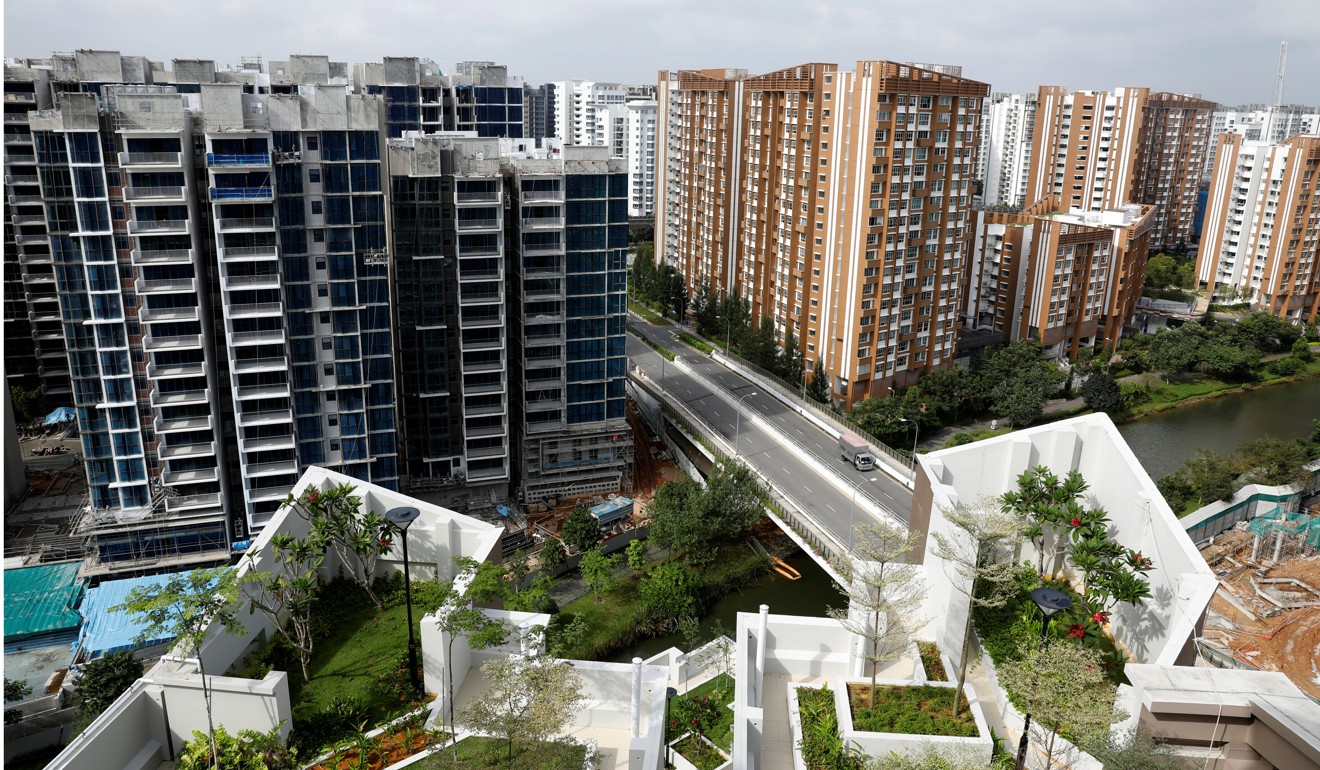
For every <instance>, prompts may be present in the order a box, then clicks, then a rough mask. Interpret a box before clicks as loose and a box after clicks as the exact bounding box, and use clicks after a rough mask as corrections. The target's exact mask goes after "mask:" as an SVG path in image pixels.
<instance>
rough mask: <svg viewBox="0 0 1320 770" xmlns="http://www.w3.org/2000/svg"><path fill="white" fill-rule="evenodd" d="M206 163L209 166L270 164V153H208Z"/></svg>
mask: <svg viewBox="0 0 1320 770" xmlns="http://www.w3.org/2000/svg"><path fill="white" fill-rule="evenodd" d="M206 165H208V166H269V165H270V153H265V152H260V153H256V152H254V153H241V154H236V155H229V154H223V153H215V152H208V153H206Z"/></svg>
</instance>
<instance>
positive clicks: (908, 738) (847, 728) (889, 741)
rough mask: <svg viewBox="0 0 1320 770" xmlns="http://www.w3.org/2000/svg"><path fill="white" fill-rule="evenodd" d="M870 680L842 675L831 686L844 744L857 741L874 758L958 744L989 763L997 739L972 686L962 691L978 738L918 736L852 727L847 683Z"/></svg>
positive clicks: (894, 682) (899, 683)
mask: <svg viewBox="0 0 1320 770" xmlns="http://www.w3.org/2000/svg"><path fill="white" fill-rule="evenodd" d="M870 683H871V681H870V680H869V679H846V678H843V677H839V678H837V679H836V680H835V682H834V683H833V684H831V687H832V688H833V689H834V709H835V711H836V712H838V717H839V732H840V734H842V736H843V745H845V746H852V745H854V744H856V745H857V747H858V748H859V749H860V750H861V751H862V752H864V753H866V754H869V755H871V756H872V757H886V756H889V754H890V753H891V752H892V753H896V754H907V753H910V752H914V751H919V750H921V749H922V748H924V747H925V746H932V747H934V748H935V749H936V750H938V749H941V748H946V747H956V748H958V749H959V750H960V752H965V753H967V755H968V757H969V759H970V758H973V757H974V758H975V761H978V762H982V763H984V764H987V765H988V764H990V754H991V753H992V752H993V750H994V742H993V741H991V739H990V728H989V727H988V726H987V725H986V721H985V714H984V713H983V712H982V711H981V704H980V703H979V702H978V701H977V700H976V693H975V692H973V691H972V687H971V685H965V686H964V687H963V693H964V694H965V695H966V697H967V703H968V706H969V707H970V708H971V712H972V718H973V719H974V720H975V722H976V732H977V735H976V736H975V737H962V736H953V735H917V734H909V733H875V732H869V731H864V730H856V729H854V728H853V720H852V704H851V702H850V701H849V697H848V685H850V684H861V685H868V686H869V685H870ZM924 684H925V686H928V687H938V688H941V689H945V688H947V689H948V690H950V691H952V690H953V689H954V687H955V685H954V683H952V682H925V683H924ZM876 685H883V686H886V687H911V686H913V684H912V682H907V681H903V680H899V679H877V680H876Z"/></svg>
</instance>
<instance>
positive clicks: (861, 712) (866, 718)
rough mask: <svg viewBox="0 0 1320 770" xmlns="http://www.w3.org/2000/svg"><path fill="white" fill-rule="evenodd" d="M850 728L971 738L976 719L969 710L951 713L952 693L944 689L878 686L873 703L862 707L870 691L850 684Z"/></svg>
mask: <svg viewBox="0 0 1320 770" xmlns="http://www.w3.org/2000/svg"><path fill="white" fill-rule="evenodd" d="M849 690H850V692H849V695H850V696H851V700H852V710H853V714H852V716H853V728H854V729H857V730H864V731H867V732H876V733H904V734H908V735H949V736H960V737H974V736H976V735H977V730H976V720H975V719H974V718H973V717H972V714H971V712H970V711H968V712H966V713H965V714H964V715H963V716H961V717H956V716H954V714H953V690H952V689H951V688H948V687H879V688H876V691H875V699H876V702H875V703H874V704H871V705H869V706H867V705H864V701H863V699H864V698H865V697H868V696H869V693H870V688H869V687H867V686H865V685H851V686H850V687H849Z"/></svg>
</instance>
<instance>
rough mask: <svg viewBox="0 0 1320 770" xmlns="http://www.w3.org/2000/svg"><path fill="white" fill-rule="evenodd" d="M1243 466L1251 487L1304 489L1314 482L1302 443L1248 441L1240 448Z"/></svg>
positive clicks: (1271, 439) (1275, 439)
mask: <svg viewBox="0 0 1320 770" xmlns="http://www.w3.org/2000/svg"><path fill="white" fill-rule="evenodd" d="M1238 456H1239V457H1240V458H1241V461H1242V462H1241V466H1240V467H1242V468H1243V469H1245V471H1246V475H1247V478H1248V480H1249V482H1250V483H1254V484H1267V485H1270V486H1284V485H1287V484H1294V485H1297V486H1299V487H1301V488H1303V489H1305V488H1306V487H1307V486H1309V485H1310V483H1311V480H1312V479H1313V478H1314V476H1313V475H1312V473H1311V472H1310V471H1308V470H1307V469H1306V464H1307V463H1309V462H1310V461H1311V455H1310V452H1308V451H1307V446H1306V444H1305V443H1303V442H1301V441H1284V440H1283V439H1277V438H1274V437H1273V436H1265V437H1263V438H1258V439H1256V440H1254V441H1248V442H1247V443H1245V444H1243V445H1242V446H1240V447H1238Z"/></svg>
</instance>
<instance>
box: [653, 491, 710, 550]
mask: <svg viewBox="0 0 1320 770" xmlns="http://www.w3.org/2000/svg"><path fill="white" fill-rule="evenodd" d="M704 494H705V492H704V490H702V488H701V485H700V484H698V483H697V482H695V481H693V480H692V479H689V478H684V479H680V480H678V481H666V482H665V483H663V484H661V485H660V487H659V488H658V489H656V490H655V495H653V496H652V497H651V504H650V506H649V507H648V509H647V512H648V513H649V514H650V517H651V532H650V536H651V540H652V541H654V542H655V544H656V545H658V546H660V547H661V548H663V549H665V550H666V551H670V552H673V553H677V552H679V551H681V550H683V549H684V548H686V547H687V546H688V545H690V544H692V543H693V542H695V540H694V535H693V530H694V529H695V527H696V519H697V515H696V513H695V508H696V506H697V505H698V504H699V503H700V498H701V497H702V496H703V495H704Z"/></svg>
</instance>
